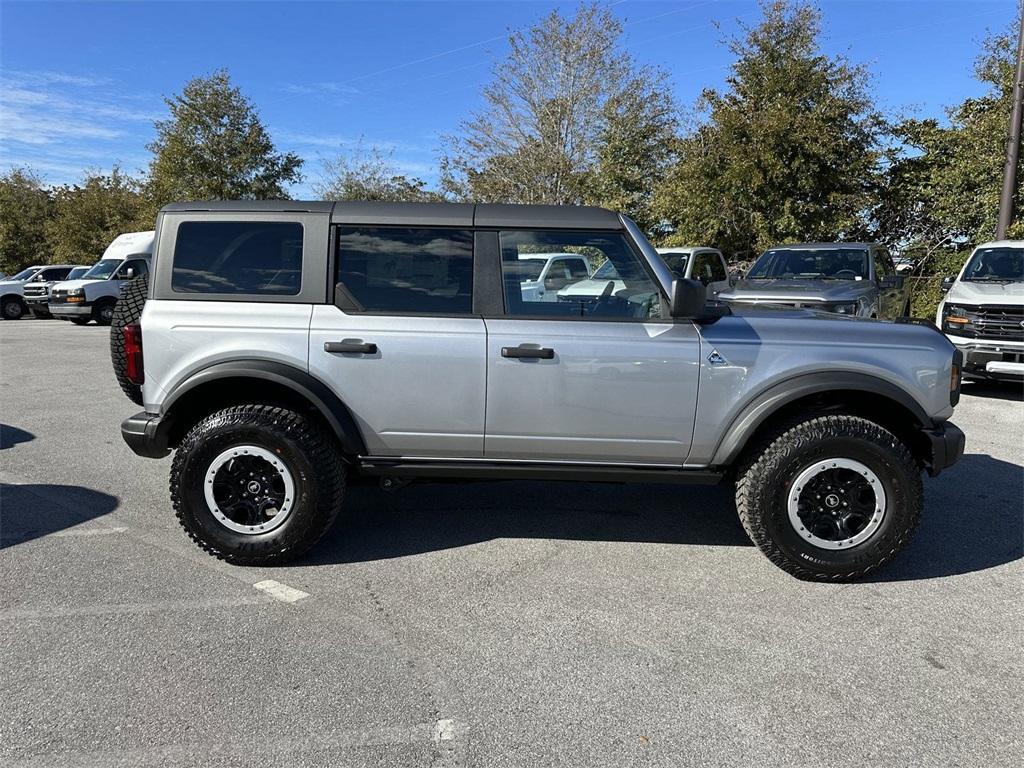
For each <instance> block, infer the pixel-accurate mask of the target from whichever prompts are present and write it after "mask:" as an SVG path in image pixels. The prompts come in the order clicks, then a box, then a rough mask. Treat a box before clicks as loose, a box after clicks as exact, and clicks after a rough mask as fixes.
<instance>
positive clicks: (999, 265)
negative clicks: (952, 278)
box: [962, 247, 1024, 283]
mask: <svg viewBox="0 0 1024 768" xmlns="http://www.w3.org/2000/svg"><path fill="white" fill-rule="evenodd" d="M962 279H963V280H968V281H970V282H977V283H981V282H1000V283H1019V282H1024V248H1009V247H1002V248H979V249H978V250H976V251H975V252H974V255H973V256H971V260H970V261H969V262H967V268H966V269H965V270H964V276H963V278H962Z"/></svg>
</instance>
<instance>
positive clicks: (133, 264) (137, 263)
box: [117, 259, 149, 279]
mask: <svg viewBox="0 0 1024 768" xmlns="http://www.w3.org/2000/svg"><path fill="white" fill-rule="evenodd" d="M129 269H130V270H132V274H133V276H134V277H138V276H139V275H145V274H147V273H148V272H149V264H148V263H147V262H146V260H145V259H130V260H128V261H126V262H125V263H124V264H122V265H121V266H120V267H118V270H117V276H118V277H119V278H121V279H124V278H125V277H127V275H128V270H129Z"/></svg>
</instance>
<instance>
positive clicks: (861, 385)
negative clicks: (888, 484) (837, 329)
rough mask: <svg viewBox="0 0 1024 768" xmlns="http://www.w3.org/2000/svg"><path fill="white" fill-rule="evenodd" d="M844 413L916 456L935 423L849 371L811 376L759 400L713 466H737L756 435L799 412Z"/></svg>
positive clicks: (901, 395)
mask: <svg viewBox="0 0 1024 768" xmlns="http://www.w3.org/2000/svg"><path fill="white" fill-rule="evenodd" d="M827 411H843V412H846V413H850V414H852V415H861V416H864V417H866V418H869V419H871V420H872V421H875V422H876V423H878V424H880V425H881V426H884V427H886V428H887V429H889V430H890V431H892V432H894V434H896V435H897V436H899V437H900V438H901V439H903V440H904V441H905V442H906V443H907V444H908V447H910V449H911V451H912V452H913V453H914V454H915V456H917V455H919V450H918V449H921V451H923V450H924V449H925V447H926V446H925V445H924V443H923V436H922V433H921V430H922V429H930V428H931V427H933V426H934V425H933V423H932V419H931V418H929V416H928V414H927V412H926V411H925V410H924V408H922V407H921V404H920V403H918V402H917V401H916V400H915V399H914V398H913V396H911V395H910V393H908V392H907V391H906V390H904V389H902V388H900V387H899V386H897V385H896V384H893V383H891V382H889V381H886V380H884V379H880V378H878V377H877V376H872V375H870V374H864V373H853V372H845V371H822V372H818V373H807V374H802V375H800V376H796V377H794V378H791V379H787V380H785V381H782V382H778V383H776V384H774V385H772V386H770V387H768V388H766V389H764V390H762V391H761V392H759V393H757V394H755V395H754V396H753V397H751V398H750V400H749V401H748V402H747V403H746V404H745V405H744V406H743V408H742V409H741V410H740V412H739V413H738V414H737V415H736V417H735V418H734V419H733V420H732V423H731V424H730V425H729V427H728V429H726V430H725V433H724V436H723V437H722V439H721V440H720V442H719V443H718V446H717V447H716V449H715V452H714V458H713V459H712V461H711V464H712V465H714V466H727V465H731V464H734V463H735V462H736V460H737V459H739V457H740V456H741V454H742V453H743V452H744V450H745V449H746V448H747V446H748V445H750V444H751V443H752V441H756V438H757V437H758V435H760V434H762V433H763V432H764V431H765V430H766V429H770V428H772V427H773V426H774V425H775V424H778V423H781V422H783V421H785V420H787V419H790V418H793V417H795V416H797V415H798V414H800V413H801V412H806V413H807V414H808V415H811V414H820V413H822V412H827Z"/></svg>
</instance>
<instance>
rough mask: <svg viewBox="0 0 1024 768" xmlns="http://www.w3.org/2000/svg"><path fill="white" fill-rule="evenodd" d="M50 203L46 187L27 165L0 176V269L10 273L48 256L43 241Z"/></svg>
mask: <svg viewBox="0 0 1024 768" xmlns="http://www.w3.org/2000/svg"><path fill="white" fill-rule="evenodd" d="M51 206H52V201H51V199H50V193H49V191H48V190H47V189H46V188H45V187H43V185H42V182H41V181H40V180H39V176H37V175H36V173H35V172H34V171H32V170H31V169H30V168H15V169H13V170H11V171H9V172H8V173H5V174H4V175H3V176H0V272H6V273H8V274H14V273H16V272H19V271H21V270H22V269H24V268H25V267H28V266H31V265H32V264H42V263H46V262H48V261H50V260H51V253H50V250H49V248H48V247H47V242H46V220H47V218H48V217H49V215H50V208H51Z"/></svg>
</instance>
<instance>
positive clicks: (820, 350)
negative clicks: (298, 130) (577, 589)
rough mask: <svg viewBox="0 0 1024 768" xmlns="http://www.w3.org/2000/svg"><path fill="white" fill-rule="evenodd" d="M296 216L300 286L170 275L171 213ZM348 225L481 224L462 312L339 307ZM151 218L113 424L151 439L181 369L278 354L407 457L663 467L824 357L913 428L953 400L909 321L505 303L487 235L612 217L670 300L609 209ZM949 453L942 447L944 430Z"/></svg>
mask: <svg viewBox="0 0 1024 768" xmlns="http://www.w3.org/2000/svg"><path fill="white" fill-rule="evenodd" d="M207 206H208V207H207ZM289 218H290V219H291V220H299V221H301V222H302V223H303V226H304V228H305V229H304V232H305V236H304V241H303V263H302V289H301V297H293V296H261V297H259V298H258V300H252V301H250V300H249V298H250V297H246V296H237V295H229V296H221V295H217V294H196V295H192V296H188V297H184V296H182V295H181V294H176V293H174V292H173V291H172V290H171V285H170V277H171V269H172V264H171V261H172V259H171V255H172V254H173V253H174V242H175V228H176V225H177V224H178V223H180V222H182V221H189V220H193V219H196V220H204V221H206V220H231V221H245V220H252V221H267V220H274V221H277V220H288V219H289ZM342 224H344V225H351V224H367V225H375V226H409V227H430V226H449V227H458V228H461V229H467V228H469V229H475V233H476V234H475V236H474V241H475V249H474V255H473V260H474V265H475V267H474V274H473V290H474V295H473V313H472V314H470V315H464V316H458V317H445V316H439V315H425V314H416V313H412V314H395V313H391V314H388V313H378V312H346V311H343V310H342V309H341V308H339V307H338V306H336V305H335V304H333V303H332V301H333V297H334V290H333V288H334V285H333V275H334V274H335V261H336V259H337V256H336V255H335V254H334V252H333V242H334V237H333V236H332V234H331V229H330V228H331V227H332V226H335V225H342ZM474 224H475V226H474ZM158 226H159V247H158V249H157V258H156V263H155V275H156V278H155V281H154V282H153V285H152V287H151V292H150V299H149V301H148V302H147V304H146V307H145V310H144V312H143V315H142V321H141V324H142V328H143V337H144V348H145V371H146V377H145V384H144V385H143V396H144V402H145V408H146V412H147V413H148V414H149V415H140V416H139V417H138V418H136V420H135V421H134V422H133V424H132V425H131V428H130V429H129V428H128V427H126V433H125V434H126V440H127V439H129V434H130V435H132V437H131V440H134V441H135V444H138V443H139V441H140V440H143V439H144V437H139V435H145V434H148V433H150V432H152V433H156V432H158V431H159V429H160V427H159V424H155V423H152V420H153V419H156V420H157V421H159V419H160V418H162V417H167V418H172V417H173V413H172V411H173V403H174V400H175V397H176V393H177V392H178V391H179V390H181V389H182V388H183V387H188V386H191V385H190V384H189V382H195V381H196V380H197V377H202V376H204V375H213V374H209V372H210V371H214V370H216V371H217V375H220V373H221V372H224V371H226V372H227V373H228V374H230V371H232V370H236V371H237V370H245V369H246V366H251V367H255V368H257V369H259V368H260V367H264V366H283V367H284V368H285V369H286V370H293V371H296V372H297V373H296V374H295V375H296V376H308V377H309V381H311V382H313V384H310V385H309V386H311V387H312V386H318V385H323V386H324V387H327V388H328V389H329V390H330V391H331V392H332V393H333V395H334V396H336V398H337V402H338V407H339V408H341V409H342V410H345V411H347V412H350V413H351V416H352V421H353V423H354V424H355V427H356V428H357V429H358V430H359V432H360V440H361V441H362V443H363V444H364V447H365V454H363V455H362V459H363V460H365V461H366V462H367V465H368V466H369V465H370V464H374V465H375V466H378V467H379V466H384V465H389V466H391V465H396V464H397V463H399V462H400V461H406V465H410V466H411V465H417V462H418V466H427V465H431V466H435V467H440V466H441V465H442V464H444V463H445V462H447V464H445V466H448V467H451V466H452V465H453V464H452V463H453V462H454V464H456V465H457V464H458V463H459V462H463V463H464V465H465V466H469V465H471V464H474V463H476V465H479V464H480V463H481V462H483V463H485V464H486V463H488V462H491V463H492V464H493V466H492V469H493V468H494V466H499V465H500V466H513V465H517V466H520V467H523V466H524V465H525V464H528V463H531V462H532V463H534V464H537V465H538V466H539V465H556V464H558V465H574V466H575V465H581V466H582V465H588V466H590V465H593V466H611V465H620V466H622V467H627V468H629V467H632V468H634V469H641V468H643V467H648V468H653V469H655V470H660V469H671V470H672V471H675V472H682V470H683V469H684V467H685V468H687V469H692V470H697V469H700V468H706V467H714V466H715V465H716V464H718V463H728V462H729V461H732V460H733V459H734V458H735V455H736V451H737V450H738V448H739V447H742V440H743V439H744V436H745V435H746V432H744V430H745V429H747V428H748V426H749V424H750V423H751V418H753V419H754V420H756V419H757V418H761V417H762V416H765V415H767V414H765V413H762V412H761V410H758V409H759V408H761V404H762V402H763V401H766V400H771V402H772V403H773V404H777V401H778V400H779V398H775V397H774V396H773V395H772V394H771V393H773V392H776V391H777V390H778V389H779V388H780V387H781V388H783V389H784V388H785V387H786V386H787V383H786V382H796V381H797V380H799V381H801V382H806V377H807V376H810V375H814V374H828V377H826V379H827V381H828V382H830V383H829V384H828V386H832V387H834V385H835V382H836V381H837V380H844V381H847V388H851V389H857V388H866V389H865V391H879V392H882V391H887V392H891V393H902V394H900V395H899V397H898V398H894V399H896V400H897V402H899V401H900V400H901V399H902V400H906V401H910V402H912V403H914V404H916V406H917V407H918V408H919V410H918V409H917V408H915V409H911V410H912V411H913V412H914V413H915V414H923V418H919V419H918V421H920V422H921V423H920V425H919V426H920V428H921V429H928V430H932V429H934V428H935V427H936V425H937V424H941V422H943V421H944V420H945V419H946V418H948V417H949V415H950V413H951V412H952V406H951V405H950V403H951V392H950V380H951V376H952V364H953V348H952V346H951V345H950V343H949V342H948V341H947V340H946V339H945V338H944V337H943V336H942V335H941V334H939V333H936V332H935V331H934V330H933V329H929V328H925V327H921V326H919V325H911V324H898V323H888V322H886V323H882V322H876V321H869V320H860V319H855V318H843V317H837V316H835V315H829V314H823V313H814V312H809V311H804V310H786V309H778V310H771V309H750V310H743V309H739V308H738V309H737V311H736V314H735V315H733V316H726V317H720V318H718V319H717V320H714V321H711V320H709V321H708V322H702V323H696V322H693V321H690V320H674V319H669V318H665V319H664V320H657V319H654V320H647V321H637V320H624V321H611V320H609V321H603V320H600V319H594V318H588V319H578V318H577V319H555V318H545V319H535V318H534V319H530V318H528V317H522V316H513V315H506V314H504V310H503V307H504V301H505V299H504V294H503V293H502V284H501V254H500V252H498V251H497V250H496V249H497V236H496V234H495V232H496V231H497V230H498V229H501V228H508V229H517V230H522V229H530V228H534V229H536V228H546V229H559V228H562V229H571V230H579V229H584V230H586V229H597V230H602V231H616V232H622V233H624V234H625V235H626V237H627V240H628V241H629V243H630V246H631V248H632V249H633V250H634V251H635V252H636V254H638V256H640V257H641V258H642V259H643V263H644V266H645V268H646V269H647V271H648V272H649V273H650V275H651V276H652V277H653V278H654V279H655V282H656V283H657V285H658V287H659V288H660V291H661V293H662V297H661V300H662V302H663V304H664V303H666V302H667V297H668V296H670V295H671V291H672V284H673V280H674V279H675V277H674V276H673V275H672V273H671V271H670V270H669V269H668V267H667V266H666V265H665V263H664V261H663V260H662V259H661V257H660V256H659V255H658V254H657V252H656V251H655V250H654V248H653V247H652V246H651V245H650V244H649V243H648V242H647V240H646V239H645V238H644V237H643V235H642V233H640V231H639V229H638V228H637V227H636V225H635V224H634V223H633V222H632V221H631V220H629V219H628V218H626V217H623V216H619V215H617V214H613V213H611V212H610V211H604V210H601V209H588V208H558V207H546V206H499V205H477V206H473V205H447V204H427V203H424V204H400V203H393V204H391V203H388V204H385V203H338V204H331V203H320V204H313V203H301V202H294V203H293V202H290V201H289V202H277V203H270V202H266V201H263V202H239V203H218V204H206V203H202V204H179V205H176V206H171V207H169V208H167V209H165V210H164V212H163V213H162V214H161V218H160V221H159V224H158ZM307 291H308V293H307ZM306 297H309V299H310V300H308V301H305V300H302V299H305V298H306ZM837 339H841V340H842V341H841V342H837ZM347 341H351V342H355V341H359V342H361V343H372V344H375V345H377V347H376V349H375V350H374V351H373V352H372V353H363V352H357V353H348V352H343V353H336V352H328V351H326V350H325V349H324V344H325V343H327V342H347ZM520 344H535V345H541V346H546V347H550V348H551V349H553V350H554V353H553V356H552V358H551V359H527V360H524V359H506V358H505V357H503V356H502V348H503V347H514V346H518V345H520ZM715 353H717V354H715ZM204 371H207V372H208V373H207V374H204ZM225 375H227V374H225ZM275 375H278V374H275ZM280 375H284V374H280ZM826 379H821V380H820V381H819V385H821V386H825V385H824V384H822V383H821V382H824V381H826ZM872 382H876V383H872ZM793 386H794V389H793V391H794V392H796V391H798V389H799V391H805V390H806V387H804V385H803V384H801V385H800V387H802V388H798V387H796V385H795V384H794V385H793ZM318 407H319V406H318ZM755 410H756V411H757V413H756V414H755V416H753V417H750V416H749V415H750V413H752V412H753V411H755ZM139 425H143V426H141V427H140V426H139ZM336 429H337V428H336ZM342 437H343V438H344V439H345V440H346V441H347V443H348V444H351V443H352V440H351V439H350V437H349V438H345V437H344V436H342ZM955 438H956V436H955V435H954V436H953V438H951V439H953V440H954V442H955ZM131 440H130V442H131ZM949 454H950V455H951V456H953V458H952V459H951V460H950V461H953V460H955V456H954V455H953V454H956V450H955V446H953V447H952V448H950V450H949ZM957 455H958V454H957ZM352 458H353V459H355V460H360V457H352ZM439 471H441V470H439ZM451 471H454V470H451ZM481 471H482V470H481ZM698 474H699V473H697V474H694V475H693V476H694V477H697V476H698ZM683 475H685V473H683ZM704 476H705V475H701V477H704Z"/></svg>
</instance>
